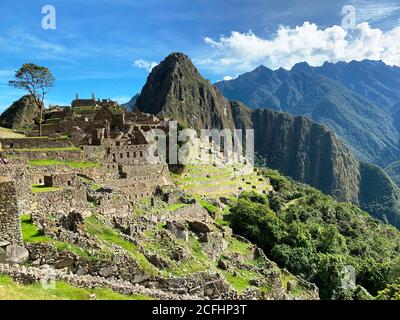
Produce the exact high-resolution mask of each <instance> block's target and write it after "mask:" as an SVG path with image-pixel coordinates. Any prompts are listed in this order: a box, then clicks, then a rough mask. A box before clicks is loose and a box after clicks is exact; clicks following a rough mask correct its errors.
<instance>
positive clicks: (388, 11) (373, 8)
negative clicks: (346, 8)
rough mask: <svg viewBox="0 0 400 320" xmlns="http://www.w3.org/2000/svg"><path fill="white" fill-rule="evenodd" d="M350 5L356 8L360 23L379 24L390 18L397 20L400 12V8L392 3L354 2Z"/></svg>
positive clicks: (365, 0)
mask: <svg viewBox="0 0 400 320" xmlns="http://www.w3.org/2000/svg"><path fill="white" fill-rule="evenodd" d="M350 3H351V4H352V5H353V6H354V7H355V8H356V17H357V21H360V22H363V21H369V22H378V21H381V20H383V19H386V18H390V17H393V18H394V19H397V17H396V14H397V13H398V11H399V10H400V6H399V5H398V4H395V3H393V2H391V1H382V0H381V1H379V2H378V1H375V2H374V3H371V2H370V1H369V0H352V1H351V2H350Z"/></svg>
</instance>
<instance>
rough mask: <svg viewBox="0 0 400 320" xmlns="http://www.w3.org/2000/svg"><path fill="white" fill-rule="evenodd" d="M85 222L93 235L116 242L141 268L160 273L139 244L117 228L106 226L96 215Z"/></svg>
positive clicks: (147, 271) (109, 241) (154, 273)
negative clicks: (134, 242) (124, 236)
mask: <svg viewBox="0 0 400 320" xmlns="http://www.w3.org/2000/svg"><path fill="white" fill-rule="evenodd" d="M85 223H86V229H87V231H88V232H89V233H90V234H91V235H94V236H97V237H98V238H99V239H101V240H103V241H105V242H108V243H113V244H116V245H118V246H120V247H121V248H123V249H125V250H126V251H128V252H129V253H130V254H131V255H132V257H133V258H134V259H135V260H136V261H137V262H138V264H139V266H140V268H141V269H142V270H143V271H144V272H146V273H148V274H150V275H156V274H157V273H158V270H157V268H156V267H154V266H153V265H152V264H151V263H150V262H149V261H148V260H147V259H146V257H145V256H144V255H143V254H142V253H141V252H140V251H139V250H138V248H137V246H136V245H135V244H133V243H132V242H130V241H127V240H125V239H124V238H122V236H121V235H120V234H119V233H118V232H117V231H116V230H114V229H111V228H109V227H107V226H105V225H104V224H103V223H101V222H100V221H99V220H98V219H97V218H96V217H95V216H91V217H89V218H86V220H85Z"/></svg>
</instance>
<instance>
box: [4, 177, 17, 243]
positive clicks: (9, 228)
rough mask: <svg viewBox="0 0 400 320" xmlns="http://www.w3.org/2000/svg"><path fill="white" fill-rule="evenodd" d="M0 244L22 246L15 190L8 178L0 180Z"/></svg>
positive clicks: (12, 182)
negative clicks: (7, 243) (6, 243)
mask: <svg viewBox="0 0 400 320" xmlns="http://www.w3.org/2000/svg"><path fill="white" fill-rule="evenodd" d="M0 242H9V243H11V244H22V234H21V223H20V219H19V212H18V202H17V190H16V185H15V182H14V181H13V180H11V179H10V178H0Z"/></svg>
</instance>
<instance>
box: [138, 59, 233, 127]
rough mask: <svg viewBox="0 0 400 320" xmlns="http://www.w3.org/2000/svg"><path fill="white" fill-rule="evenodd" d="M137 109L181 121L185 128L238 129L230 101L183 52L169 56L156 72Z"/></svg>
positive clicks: (139, 100)
mask: <svg viewBox="0 0 400 320" xmlns="http://www.w3.org/2000/svg"><path fill="white" fill-rule="evenodd" d="M136 106H137V107H138V108H139V109H140V110H141V111H143V112H148V113H152V114H155V115H158V116H162V117H170V118H173V119H177V120H178V121H179V122H180V124H181V125H182V126H184V127H190V128H196V129H210V128H233V127H234V123H233V118H232V112H231V108H230V103H229V101H228V100H227V99H226V98H225V97H223V96H222V95H221V94H220V92H219V91H218V90H217V89H216V88H214V86H213V85H212V84H211V83H210V82H209V81H208V80H205V79H204V78H203V77H202V76H201V75H200V74H199V72H198V71H197V69H196V67H195V66H194V65H193V64H192V62H191V61H190V59H189V58H188V57H187V56H186V55H184V54H182V53H173V54H171V55H169V56H168V57H167V58H165V60H164V61H163V62H161V63H160V64H159V65H158V66H157V67H155V68H154V69H153V71H152V72H151V74H150V75H149V77H148V79H147V83H146V85H145V86H144V88H143V90H142V92H141V94H140V96H139V98H138V100H137V102H136Z"/></svg>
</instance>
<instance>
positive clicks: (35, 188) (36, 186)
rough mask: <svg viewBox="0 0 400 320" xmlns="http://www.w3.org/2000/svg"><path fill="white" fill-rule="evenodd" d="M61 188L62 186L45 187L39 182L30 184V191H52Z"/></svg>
mask: <svg viewBox="0 0 400 320" xmlns="http://www.w3.org/2000/svg"><path fill="white" fill-rule="evenodd" d="M63 189H64V188H62V187H45V186H44V185H41V184H34V185H33V186H32V193H43V192H54V191H60V190H63Z"/></svg>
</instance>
